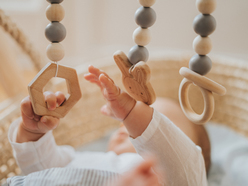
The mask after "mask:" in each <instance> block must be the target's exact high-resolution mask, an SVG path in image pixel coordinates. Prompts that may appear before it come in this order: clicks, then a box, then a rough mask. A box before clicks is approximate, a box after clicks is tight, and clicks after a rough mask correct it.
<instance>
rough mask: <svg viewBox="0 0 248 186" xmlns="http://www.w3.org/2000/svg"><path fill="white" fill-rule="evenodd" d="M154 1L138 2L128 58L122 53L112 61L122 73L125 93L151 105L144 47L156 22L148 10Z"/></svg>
mask: <svg viewBox="0 0 248 186" xmlns="http://www.w3.org/2000/svg"><path fill="white" fill-rule="evenodd" d="M155 1H156V0H139V2H140V4H141V5H142V6H141V7H140V8H139V9H138V10H137V11H136V12H135V21H136V23H137V24H138V25H139V27H138V28H137V29H136V30H135V31H134V33H133V40H134V42H135V43H136V44H137V45H135V46H133V47H132V48H131V49H130V51H129V53H128V57H127V56H126V55H125V53H124V52H122V51H117V52H116V53H115V54H114V60H115V62H116V64H117V66H118V67H119V69H120V70H121V72H122V82H123V85H124V87H125V89H126V91H127V92H128V93H129V94H130V95H131V96H132V97H133V98H134V99H136V100H138V101H142V102H144V103H146V104H148V105H151V104H152V103H153V102H154V101H155V99H156V95H155V92H154V90H153V88H152V86H151V84H150V82H149V81H150V74H151V72H150V68H149V66H148V65H147V64H146V63H145V62H146V61H147V60H148V57H149V53H148V50H147V49H146V48H145V47H144V46H145V45H147V44H148V43H149V42H150V40H151V33H150V30H149V29H148V27H151V26H152V25H153V24H154V23H155V21H156V13H155V11H154V10H153V9H152V8H150V7H151V6H152V5H153V4H154V3H155Z"/></svg>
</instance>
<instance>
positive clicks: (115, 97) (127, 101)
mask: <svg viewBox="0 0 248 186" xmlns="http://www.w3.org/2000/svg"><path fill="white" fill-rule="evenodd" d="M88 71H89V74H86V75H85V76H84V77H85V79H86V80H87V81H89V82H91V83H95V84H97V85H98V86H99V87H100V88H101V91H102V94H103V96H104V98H105V99H106V100H107V104H106V105H104V106H103V107H102V108H101V112H102V113H103V114H105V115H107V116H110V117H113V118H114V119H117V120H121V121H122V120H124V119H125V118H126V117H127V116H128V114H129V113H130V112H131V110H132V109H133V107H134V106H135V104H136V101H135V100H134V99H133V98H132V97H131V96H129V95H128V94H127V93H126V92H124V91H122V90H121V89H120V88H119V87H117V86H116V85H115V83H114V81H113V80H112V79H111V78H110V77H109V76H108V75H107V74H106V73H105V72H103V71H102V70H99V69H98V68H95V67H93V66H89V68H88Z"/></svg>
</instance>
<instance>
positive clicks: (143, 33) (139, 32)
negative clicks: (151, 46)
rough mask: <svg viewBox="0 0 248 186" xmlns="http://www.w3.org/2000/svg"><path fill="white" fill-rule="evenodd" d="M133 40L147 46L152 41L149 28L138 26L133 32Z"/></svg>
mask: <svg viewBox="0 0 248 186" xmlns="http://www.w3.org/2000/svg"><path fill="white" fill-rule="evenodd" d="M133 40H134V42H135V43H136V44H137V45H139V46H145V45H147V44H148V43H150V41H151V32H150V30H149V29H148V28H141V27H138V28H137V29H135V30H134V32H133Z"/></svg>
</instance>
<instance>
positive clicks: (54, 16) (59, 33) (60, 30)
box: [45, 0, 66, 63]
mask: <svg viewBox="0 0 248 186" xmlns="http://www.w3.org/2000/svg"><path fill="white" fill-rule="evenodd" d="M47 1H48V2H50V3H51V5H49V6H48V7H47V9H46V16H47V19H48V20H49V21H51V23H49V24H48V25H47V27H46V29H45V36H46V38H47V39H48V40H49V41H51V44H50V45H48V47H47V49H46V53H47V57H48V58H49V59H50V60H51V61H53V62H55V63H57V62H58V61H60V60H61V59H63V57H64V55H65V51H64V48H63V46H62V45H61V44H60V43H59V42H61V41H63V40H64V39H65V37H66V29H65V27H64V25H63V24H61V23H60V21H62V20H63V18H64V16H65V11H64V8H63V7H62V6H61V5H60V3H61V2H62V1H63V0H47Z"/></svg>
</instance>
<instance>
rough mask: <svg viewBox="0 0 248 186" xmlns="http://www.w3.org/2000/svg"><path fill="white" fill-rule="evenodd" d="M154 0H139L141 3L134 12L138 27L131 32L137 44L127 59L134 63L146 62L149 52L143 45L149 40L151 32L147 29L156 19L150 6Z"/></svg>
mask: <svg viewBox="0 0 248 186" xmlns="http://www.w3.org/2000/svg"><path fill="white" fill-rule="evenodd" d="M155 2H156V0H139V3H140V4H141V5H142V6H141V7H140V8H138V9H137V11H136V12H135V16H134V17H135V21H136V23H137V25H139V27H138V28H137V29H136V30H135V31H134V32H133V40H134V42H135V43H136V44H137V45H135V46H133V47H132V48H131V49H130V51H129V53H128V59H129V61H130V62H131V63H132V64H133V65H134V64H136V63H138V62H139V61H144V62H146V61H147V60H148V58H149V52H148V50H147V48H146V47H145V45H147V44H148V43H150V41H151V32H150V30H149V29H148V28H149V27H151V26H152V25H153V24H154V23H155V21H156V13H155V11H154V10H153V9H152V8H151V6H152V5H153V4H154V3H155Z"/></svg>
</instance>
